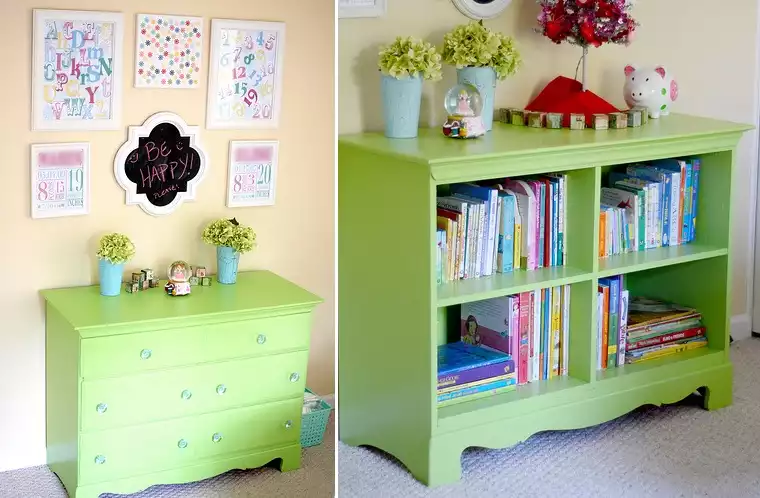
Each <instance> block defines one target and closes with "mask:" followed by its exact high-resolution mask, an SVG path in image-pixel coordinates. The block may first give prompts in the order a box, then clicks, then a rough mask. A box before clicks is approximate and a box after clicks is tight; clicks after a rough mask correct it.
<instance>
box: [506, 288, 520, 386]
mask: <svg viewBox="0 0 760 498" xmlns="http://www.w3.org/2000/svg"><path fill="white" fill-rule="evenodd" d="M507 302H508V303H509V316H508V317H507V320H508V321H509V332H508V337H509V354H510V355H512V358H513V359H514V360H515V370H517V371H519V370H520V297H519V296H508V297H507Z"/></svg>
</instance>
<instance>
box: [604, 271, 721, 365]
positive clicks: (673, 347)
mask: <svg viewBox="0 0 760 498" xmlns="http://www.w3.org/2000/svg"><path fill="white" fill-rule="evenodd" d="M597 306H598V308H597V351H598V352H599V354H598V356H597V369H598V370H604V369H607V368H614V367H619V366H622V365H624V364H627V363H638V362H640V361H645V360H651V359H655V358H661V357H663V356H667V355H671V354H675V353H679V352H681V351H686V350H689V349H694V348H699V347H703V346H706V345H707V338H706V336H705V328H704V327H703V326H702V315H701V314H700V313H699V312H697V310H695V309H693V308H689V307H685V306H681V305H678V304H675V303H669V302H666V301H663V300H659V299H650V298H645V297H640V296H630V295H629V291H627V290H625V288H624V281H623V276H622V275H617V276H614V277H609V278H600V279H599V287H598V301H597Z"/></svg>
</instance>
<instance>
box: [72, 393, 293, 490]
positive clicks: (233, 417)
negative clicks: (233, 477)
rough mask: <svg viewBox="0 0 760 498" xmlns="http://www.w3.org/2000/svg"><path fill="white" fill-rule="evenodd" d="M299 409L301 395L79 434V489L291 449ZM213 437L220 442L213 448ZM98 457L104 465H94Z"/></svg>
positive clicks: (214, 443)
mask: <svg viewBox="0 0 760 498" xmlns="http://www.w3.org/2000/svg"><path fill="white" fill-rule="evenodd" d="M302 403H303V395H302V394H301V395H300V396H299V397H298V398H295V399H291V400H288V401H283V402H279V403H270V404H266V405H262V406H253V407H247V408H241V409H239V410H228V411H224V412H220V413H210V414H205V415H201V416H197V417H188V418H182V419H174V420H168V421H162V422H156V423H151V424H145V425H139V426H131V427H125V428H121V429H115V430H111V431H107V432H105V433H98V432H93V433H85V434H82V436H81V441H80V444H81V448H80V451H81V455H82V459H81V461H80V464H79V465H80V470H79V473H80V480H81V483H82V485H87V484H93V483H96V482H104V481H112V480H115V479H121V478H125V477H130V476H134V475H140V474H146V473H149V472H153V471H156V470H166V469H172V468H177V467H185V466H188V465H192V464H194V463H197V462H199V461H203V460H205V459H210V458H219V457H220V456H224V455H226V454H235V453H240V452H244V451H249V452H250V451H251V450H254V449H268V448H273V447H274V448H279V447H284V446H287V445H291V444H294V443H296V442H297V441H298V440H299V437H300V430H301V417H300V414H301V405H302ZM294 414H297V415H299V416H298V417H294ZM288 422H290V424H288ZM215 435H217V436H219V437H220V438H221V439H219V440H218V441H216V442H215V441H214V436H215ZM183 442H184V443H183ZM183 444H184V447H182V446H183ZM100 455H102V456H103V457H105V462H104V463H101V464H98V463H97V462H96V458H97V457H98V456H100Z"/></svg>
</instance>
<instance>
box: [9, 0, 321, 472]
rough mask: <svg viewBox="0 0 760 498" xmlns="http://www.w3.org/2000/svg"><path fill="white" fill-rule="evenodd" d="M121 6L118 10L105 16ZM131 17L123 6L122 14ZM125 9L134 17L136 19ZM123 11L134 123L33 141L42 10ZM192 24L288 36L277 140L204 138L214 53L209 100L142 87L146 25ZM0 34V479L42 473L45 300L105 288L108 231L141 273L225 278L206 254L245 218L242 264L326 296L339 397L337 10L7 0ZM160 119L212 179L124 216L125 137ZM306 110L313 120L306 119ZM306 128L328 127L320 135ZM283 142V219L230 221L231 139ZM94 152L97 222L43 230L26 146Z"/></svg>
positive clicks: (316, 384) (315, 362)
mask: <svg viewBox="0 0 760 498" xmlns="http://www.w3.org/2000/svg"><path fill="white" fill-rule="evenodd" d="M104 5H112V6H113V8H112V9H108V8H106V7H104ZM118 5H121V6H122V7H117V6H118ZM127 6H128V7H127ZM33 8H50V9H71V10H77V9H81V10H121V11H122V12H123V13H124V17H125V37H124V52H123V57H124V59H123V60H124V62H125V64H126V71H125V72H124V74H123V79H122V80H121V83H122V85H123V89H124V90H123V120H122V124H123V127H122V129H120V130H118V131H100V132H79V133H68V132H67V133H60V132H58V133H55V132H42V133H41V132H31V131H30V114H31V111H30V102H31V86H30V76H29V75H30V74H31V66H30V58H31V27H32V9H33ZM137 12H152V13H166V14H185V15H192V16H199V17H204V18H205V28H206V30H207V32H208V30H209V29H210V19H211V18H229V19H257V20H268V21H284V22H285V23H286V43H285V46H286V48H285V67H284V84H283V98H282V115H281V120H280V127H279V128H278V129H275V130H269V131H246V130H230V131H208V130H205V129H204V123H205V109H206V83H205V82H206V80H205V77H206V76H205V75H206V74H207V72H206V71H207V68H208V65H207V64H206V62H207V59H208V40H209V38H208V37H207V38H206V44H205V45H206V46H205V51H204V52H203V57H204V58H206V59H205V60H204V66H203V68H202V71H203V73H204V78H203V85H202V86H201V87H200V88H199V89H198V90H181V91H180V90H174V91H172V90H143V89H141V90H137V89H135V88H133V86H132V82H133V73H132V70H131V69H130V68H131V65H133V64H134V63H133V61H134V40H135V35H134V26H135V13H137ZM0 17H2V19H3V21H4V23H5V26H6V27H5V29H3V30H0V46H2V47H4V50H3V64H4V67H6V68H9V69H10V68H12V70H11V72H12V73H13V74H12V75H11V76H9V77H6V78H2V80H0V87H1V88H2V94H3V95H5V97H6V100H5V101H4V103H3V109H2V116H3V119H2V122H1V123H0V149H1V150H2V156H1V158H0V171H2V173H1V176H2V183H3V189H2V190H3V193H2V195H0V213H2V214H1V215H0V227H1V228H2V234H3V238H4V240H3V242H2V243H1V244H0V261H1V262H2V267H3V272H2V274H3V284H2V285H0V308H2V322H0V379H1V380H0V471H2V470H5V469H10V468H17V467H23V466H29V465H39V464H42V463H44V461H45V451H44V450H45V358H44V345H45V337H44V314H43V305H42V302H41V300H40V298H39V297H38V291H39V290H40V289H44V288H50V287H66V286H75V285H87V284H93V283H95V282H96V281H97V269H96V260H95V256H94V251H95V248H94V245H95V243H96V240H97V237H98V236H99V235H100V234H102V233H103V232H106V231H119V232H123V233H126V234H128V235H129V236H130V237H131V238H132V239H133V241H134V242H135V245H136V246H137V255H136V257H135V258H134V260H133V261H132V262H131V264H129V265H128V266H129V267H130V268H144V267H152V268H159V269H160V268H166V266H167V265H168V264H169V263H170V262H171V261H172V260H174V259H185V260H187V261H188V262H191V264H193V263H195V264H205V265H206V266H207V267H214V266H215V256H214V254H215V253H214V250H213V248H212V247H211V246H206V245H204V244H203V243H202V242H201V241H200V230H201V228H202V226H203V224H205V222H207V221H208V220H210V219H213V218H217V217H226V216H229V217H231V216H235V217H237V218H238V220H240V221H241V222H244V223H246V224H250V225H252V226H253V228H254V230H256V232H257V233H258V242H259V247H258V249H257V250H256V251H255V252H253V253H249V254H246V255H243V256H242V257H241V261H240V265H241V269H259V268H260V269H268V270H272V271H274V272H276V273H279V274H280V275H282V276H283V277H285V278H288V279H290V280H292V281H294V282H296V283H297V284H299V285H301V286H303V287H305V288H306V289H308V290H310V291H312V292H314V293H316V294H318V295H320V296H321V297H323V298H324V299H325V303H324V304H322V305H321V306H319V307H318V309H317V311H316V319H315V325H314V328H313V332H312V342H311V348H312V349H311V358H310V362H309V375H308V384H309V385H310V386H311V387H313V388H314V389H315V390H316V391H317V392H320V393H325V394H327V393H333V392H334V386H333V378H334V373H333V372H334V370H333V361H334V358H333V356H334V292H333V289H334V285H333V282H334V271H335V270H334V244H333V241H334V222H333V220H334V212H333V211H334V209H333V207H334V203H333V200H334V194H333V190H334V189H333V185H334V176H333V171H334V141H333V137H334V128H333V122H334V120H333V115H334V65H333V64H334V50H333V47H334V32H335V20H334V8H333V2H332V1H331V0H311V1H308V2H304V1H302V0H277V1H276V2H255V3H254V4H252V3H251V2H248V1H245V0H224V1H215V2H212V1H206V0H150V1H149V0H130V1H129V2H102V1H96V0H68V1H65V2H64V1H60V0H59V1H53V0H47V1H45V0H37V1H31V0H12V1H10V0H7V1H6V0H3V1H2V2H1V6H0ZM157 111H172V112H176V113H178V114H180V115H181V116H182V117H183V118H184V119H185V121H187V123H188V124H190V125H199V126H200V127H201V139H202V143H203V144H204V146H205V147H206V150H207V153H208V159H209V163H208V169H207V176H206V178H205V179H204V180H203V181H202V183H201V184H200V185H199V188H198V190H197V200H196V201H195V202H192V203H185V204H183V205H182V206H180V208H179V209H178V210H177V211H175V212H174V213H173V214H171V215H168V216H165V217H158V218H154V217H152V216H149V215H147V214H145V213H143V212H142V210H141V209H140V208H139V207H137V206H129V207H128V206H126V205H125V203H124V191H123V190H122V189H121V188H120V187H119V186H118V185H117V183H116V181H115V179H114V175H113V159H114V154H115V153H116V150H117V149H118V147H119V146H120V145H121V144H122V143H123V142H124V141H125V139H126V129H127V128H126V127H127V125H136V124H141V123H142V122H143V120H144V119H145V118H147V117H148V116H149V115H151V114H153V113H154V112H157ZM306 111H308V113H309V114H308V115H307V114H306ZM309 116H319V119H318V125H317V126H314V120H313V119H310V117H309ZM257 138H261V139H279V140H280V163H279V173H278V179H277V181H278V184H277V201H276V205H275V206H274V207H259V208H238V209H227V208H225V184H226V183H225V182H226V179H227V149H228V144H229V141H230V140H232V139H257ZM65 141H89V142H90V143H91V174H92V197H91V210H90V213H91V214H90V215H88V216H79V217H69V218H57V219H49V220H32V219H31V217H30V207H29V205H30V198H29V195H30V194H29V145H30V144H32V143H45V142H65Z"/></svg>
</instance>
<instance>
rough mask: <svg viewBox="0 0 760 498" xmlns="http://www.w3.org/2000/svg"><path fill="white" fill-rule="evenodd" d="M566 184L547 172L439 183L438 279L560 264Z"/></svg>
mask: <svg viewBox="0 0 760 498" xmlns="http://www.w3.org/2000/svg"><path fill="white" fill-rule="evenodd" d="M566 184H567V177H566V176H565V175H549V176H540V177H530V178H516V179H504V180H501V181H488V182H483V183H482V184H469V183H468V184H454V185H447V186H442V187H441V188H440V190H439V196H438V199H437V206H438V211H437V233H436V237H437V239H436V244H437V260H436V261H437V265H438V266H437V279H438V283H443V282H449V281H452V280H460V279H469V278H478V277H482V276H489V275H493V274H495V273H509V272H512V271H514V270H521V269H523V270H535V269H538V268H544V267H548V266H562V265H565V262H566V260H567V251H566V246H567V237H566V233H565V227H566V226H567V216H566V211H567V209H566V205H567V192H566Z"/></svg>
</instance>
